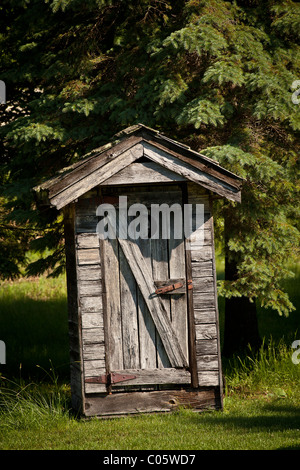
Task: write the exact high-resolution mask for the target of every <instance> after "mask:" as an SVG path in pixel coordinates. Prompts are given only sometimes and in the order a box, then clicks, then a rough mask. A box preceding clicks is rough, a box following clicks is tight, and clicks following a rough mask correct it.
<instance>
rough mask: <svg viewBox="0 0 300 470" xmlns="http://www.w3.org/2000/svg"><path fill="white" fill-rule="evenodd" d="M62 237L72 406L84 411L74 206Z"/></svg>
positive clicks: (67, 211) (67, 210)
mask: <svg viewBox="0 0 300 470" xmlns="http://www.w3.org/2000/svg"><path fill="white" fill-rule="evenodd" d="M64 237H65V254H66V277H67V292H68V319H69V342H70V363H71V364H70V373H71V376H70V378H71V391H72V405H73V407H74V408H75V409H77V410H81V409H84V389H83V381H82V377H83V364H82V340H81V321H80V311H79V305H78V290H77V289H78V287H77V271H76V248H75V206H74V204H70V205H68V206H67V207H65V208H64Z"/></svg>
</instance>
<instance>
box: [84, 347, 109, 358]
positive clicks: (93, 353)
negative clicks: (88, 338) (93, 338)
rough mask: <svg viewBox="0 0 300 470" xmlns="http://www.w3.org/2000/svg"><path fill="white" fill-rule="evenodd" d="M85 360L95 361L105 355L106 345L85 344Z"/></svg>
mask: <svg viewBox="0 0 300 470" xmlns="http://www.w3.org/2000/svg"><path fill="white" fill-rule="evenodd" d="M82 355H83V361H91V360H92V361H95V360H99V359H103V358H104V357H105V346H104V343H103V344H100V343H98V344H83V345H82Z"/></svg>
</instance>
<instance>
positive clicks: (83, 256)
mask: <svg viewBox="0 0 300 470" xmlns="http://www.w3.org/2000/svg"><path fill="white" fill-rule="evenodd" d="M77 261H78V264H79V266H80V265H83V264H98V263H100V250H99V248H87V249H84V250H77Z"/></svg>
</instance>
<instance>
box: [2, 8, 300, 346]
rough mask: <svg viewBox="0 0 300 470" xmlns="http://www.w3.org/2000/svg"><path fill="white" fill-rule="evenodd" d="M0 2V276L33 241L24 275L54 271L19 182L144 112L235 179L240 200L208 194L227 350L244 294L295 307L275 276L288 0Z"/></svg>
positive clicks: (235, 337)
mask: <svg viewBox="0 0 300 470" xmlns="http://www.w3.org/2000/svg"><path fill="white" fill-rule="evenodd" d="M0 8H1V18H0V25H1V35H0V48H1V65H0V78H1V79H2V80H4V81H5V82H6V84H7V95H8V105H9V110H8V109H7V108H6V109H5V111H4V108H3V105H0V112H1V115H0V119H1V124H2V125H1V126H0V134H1V157H0V158H1V170H0V172H1V173H0V177H1V183H2V191H1V197H2V202H3V203H2V210H1V215H2V214H3V218H2V222H1V226H0V229H1V227H3V230H6V235H3V234H2V232H0V250H1V249H3V250H8V247H9V246H10V247H11V250H10V251H11V253H12V257H11V264H9V265H7V266H6V267H5V266H4V267H2V266H3V263H2V265H1V271H2V276H7V275H9V272H10V271H11V274H13V273H16V272H17V263H16V261H17V259H18V258H19V259H22V258H24V255H25V253H26V250H27V249H28V246H29V242H30V240H32V242H31V245H30V246H31V248H35V249H37V250H43V249H44V248H45V247H48V248H50V249H51V250H54V252H53V254H52V255H51V256H48V257H45V258H42V259H41V260H39V261H38V262H37V263H34V264H31V265H30V266H28V273H30V274H36V273H39V272H42V271H43V270H44V269H49V268H50V269H51V270H52V271H54V273H55V274H57V273H59V272H61V269H62V267H63V245H62V227H61V218H57V214H56V213H53V211H51V210H47V211H42V212H41V211H38V210H37V209H36V207H35V205H34V201H33V195H32V193H31V191H30V188H32V187H33V186H34V185H35V184H38V183H40V182H41V180H42V179H47V178H48V177H49V176H52V175H53V174H54V173H55V172H56V171H57V170H59V169H60V168H62V167H64V166H66V165H68V164H70V163H72V162H75V161H76V160H78V159H80V157H81V156H82V155H84V154H85V153H86V152H88V151H89V150H91V149H93V148H95V147H97V146H99V145H101V144H104V143H106V142H107V140H108V139H110V138H111V136H112V135H113V134H115V133H116V132H118V131H119V130H121V129H122V128H124V127H126V126H129V125H132V124H135V123H138V122H142V123H144V124H145V125H148V126H150V127H154V128H157V129H159V130H160V131H162V132H164V133H165V134H166V135H169V136H171V137H173V138H174V139H177V140H179V141H183V142H185V143H186V144H188V145H190V146H191V147H192V148H193V149H195V150H197V151H200V152H202V153H205V154H206V155H208V156H209V157H211V158H214V159H217V160H218V161H219V162H220V164H221V165H222V166H224V167H226V168H228V169H229V170H231V171H233V172H236V173H237V174H239V175H240V176H242V177H244V178H245V183H244V187H243V191H242V204H240V205H236V204H234V203H231V202H228V201H222V202H221V201H219V202H217V211H218V217H216V220H217V221H219V220H222V217H224V219H225V224H224V225H222V224H221V223H220V224H219V226H217V233H218V234H219V237H220V239H222V240H225V242H226V243H225V244H224V250H225V258H226V274H227V276H226V280H225V281H224V282H222V283H220V286H219V292H220V294H221V295H224V296H225V297H226V325H225V326H226V331H225V348H226V350H227V352H228V353H230V352H231V350H232V348H234V349H236V348H238V347H245V346H246V345H247V343H248V342H251V343H252V344H255V343H256V342H257V341H258V331H257V325H256V312H255V302H260V304H261V305H263V306H265V307H269V308H272V309H274V310H277V311H278V312H279V314H288V313H289V312H290V311H291V310H292V309H293V306H292V304H291V302H290V300H289V298H288V296H287V294H286V293H285V292H284V291H283V290H282V288H281V281H282V279H284V278H286V277H288V276H290V275H291V273H290V272H289V269H288V268H287V267H286V261H287V260H292V258H293V257H297V256H298V255H299V251H298V247H299V222H298V221H299V217H298V216H299V213H298V210H299V209H298V207H299V179H298V176H299V172H298V155H299V128H300V121H299V109H300V107H299V106H298V105H297V104H295V103H293V101H292V93H293V90H292V88H291V87H292V84H293V82H294V81H295V80H297V79H300V48H299V33H300V8H299V4H298V3H296V2H293V1H290V0H285V1H283V0H282V1H279V0H266V1H265V2H259V1H258V0H252V1H251V2H249V1H243V0H239V1H230V2H229V1H224V0H212V1H209V2H207V1H204V0H189V1H183V0H176V1H170V0H139V1H131V0H129V1H127V2H124V1H122V0H117V1H112V0H111V1H109V0H108V1H105V0H87V1H85V2H83V1H81V0H48V1H45V2H42V1H41V0H26V1H24V0H13V1H8V0H4V1H3V2H2V6H1V7H0ZM11 224H14V226H15V227H17V229H19V231H18V236H17V238H18V237H19V234H21V232H22V233H23V234H24V235H23V237H24V236H25V234H26V236H25V239H24V243H21V244H19V245H21V246H20V250H19V252H16V251H15V250H14V246H15V244H16V242H17V240H16V238H14V236H13V234H12V228H11ZM17 229H15V230H17ZM20 229H25V230H22V231H21V230H20ZM32 230H35V231H36V232H32ZM13 233H17V232H16V231H15V232H13ZM34 234H38V235H39V237H37V236H33V235H34ZM20 240H22V239H21V238H20ZM1 247H3V248H1ZM6 252H7V251H6ZM13 253H15V254H16V256H14V255H13ZM228 322H229V323H228Z"/></svg>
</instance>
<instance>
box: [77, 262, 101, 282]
mask: <svg viewBox="0 0 300 470" xmlns="http://www.w3.org/2000/svg"><path fill="white" fill-rule="evenodd" d="M101 277H102V274H101V265H100V264H98V265H97V264H96V265H89V266H83V265H81V266H77V279H78V281H97V280H101Z"/></svg>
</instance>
